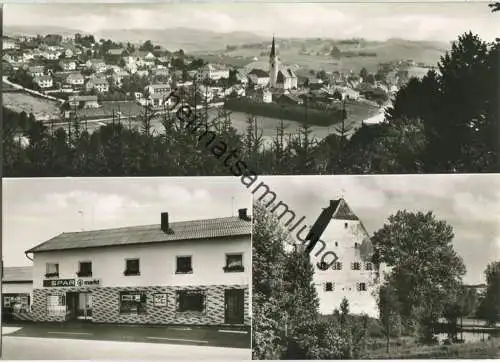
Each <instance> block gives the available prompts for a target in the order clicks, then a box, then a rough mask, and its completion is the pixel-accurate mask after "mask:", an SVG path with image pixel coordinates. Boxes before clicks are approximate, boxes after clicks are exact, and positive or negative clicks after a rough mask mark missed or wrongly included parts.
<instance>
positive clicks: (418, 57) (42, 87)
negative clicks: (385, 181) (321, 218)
mask: <svg viewBox="0 0 500 362" xmlns="http://www.w3.org/2000/svg"><path fill="white" fill-rule="evenodd" d="M496 5H498V6H496ZM499 9H500V5H499V4H498V3H496V4H495V2H487V1H474V0H473V1H456V2H455V1H454V2H451V1H444V2H442V1H423V2H409V1H403V2H394V1H390V2H384V3H380V2H376V1H371V0H370V1H364V2H363V3H345V2H343V3H341V2H331V3H324V2H321V3H311V2H296V1H294V2H287V3H264V2H262V1H253V2H252V1H250V2H225V1H219V2H217V1H209V2H182V4H181V3H179V2H173V1H166V2H163V3H154V2H142V3H128V2H127V3H125V2H123V3H119V2H114V3H100V2H95V1H91V2H89V3H82V2H71V3H68V2H66V3H62V2H59V1H58V2H52V3H51V2H50V1H49V2H43V3H42V2H37V3H27V2H25V3H13V2H8V3H7V4H5V5H4V9H3V24H4V29H3V38H2V41H3V52H2V54H3V55H2V99H3V109H2V112H3V171H4V175H5V176H6V177H42V176H44V177H47V176H49V177H59V176H200V175H201V176H237V177H240V176H242V175H254V174H257V175H260V174H262V175H266V174H270V175H297V174H298V175H303V174H327V175H331V174H381V173H383V174H393V173H396V174H407V173H410V174H413V173H472V172H474V173H486V172H488V173H491V172H498V171H499V170H500V162H499V161H500V159H499V157H498V156H499V154H498V144H499V142H498V139H499V136H500V134H499V128H498V117H499V109H500V108H499V107H500V104H499V99H500V96H499V86H498V85H499V84H500V83H499V82H500V72H499V62H498V57H499V49H500V46H499V44H500V43H499V40H498V37H499V36H500V12H498V11H497V10H499Z"/></svg>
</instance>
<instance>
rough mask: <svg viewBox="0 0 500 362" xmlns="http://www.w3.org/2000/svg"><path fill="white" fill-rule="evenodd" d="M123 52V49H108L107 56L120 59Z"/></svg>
mask: <svg viewBox="0 0 500 362" xmlns="http://www.w3.org/2000/svg"><path fill="white" fill-rule="evenodd" d="M124 51H125V49H123V48H116V49H108V55H110V56H112V57H121V56H122V55H123V52H124Z"/></svg>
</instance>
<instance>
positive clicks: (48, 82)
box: [33, 75, 54, 89]
mask: <svg viewBox="0 0 500 362" xmlns="http://www.w3.org/2000/svg"><path fill="white" fill-rule="evenodd" d="M33 81H34V82H35V83H36V84H38V86H39V87H40V88H42V89H46V88H52V86H53V85H54V83H53V81H52V77H51V76H50V75H40V76H36V77H35V78H33Z"/></svg>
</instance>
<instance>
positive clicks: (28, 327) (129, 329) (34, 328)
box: [2, 322, 251, 348]
mask: <svg viewBox="0 0 500 362" xmlns="http://www.w3.org/2000/svg"><path fill="white" fill-rule="evenodd" d="M2 335H5V336H9V337H13V338H14V337H37V338H58V339H83V340H100V341H128V342H144V343H163V344H182V345H196V346H214V347H228V348H250V341H251V335H250V330H249V328H248V327H241V328H235V327H226V326H145V325H116V324H93V323H79V322H77V323H17V324H9V325H7V326H5V325H3V326H2Z"/></svg>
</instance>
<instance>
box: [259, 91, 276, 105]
mask: <svg viewBox="0 0 500 362" xmlns="http://www.w3.org/2000/svg"><path fill="white" fill-rule="evenodd" d="M260 94H261V98H262V102H263V103H271V102H272V101H273V93H272V92H271V91H270V90H269V89H262V91H261V92H260Z"/></svg>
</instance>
